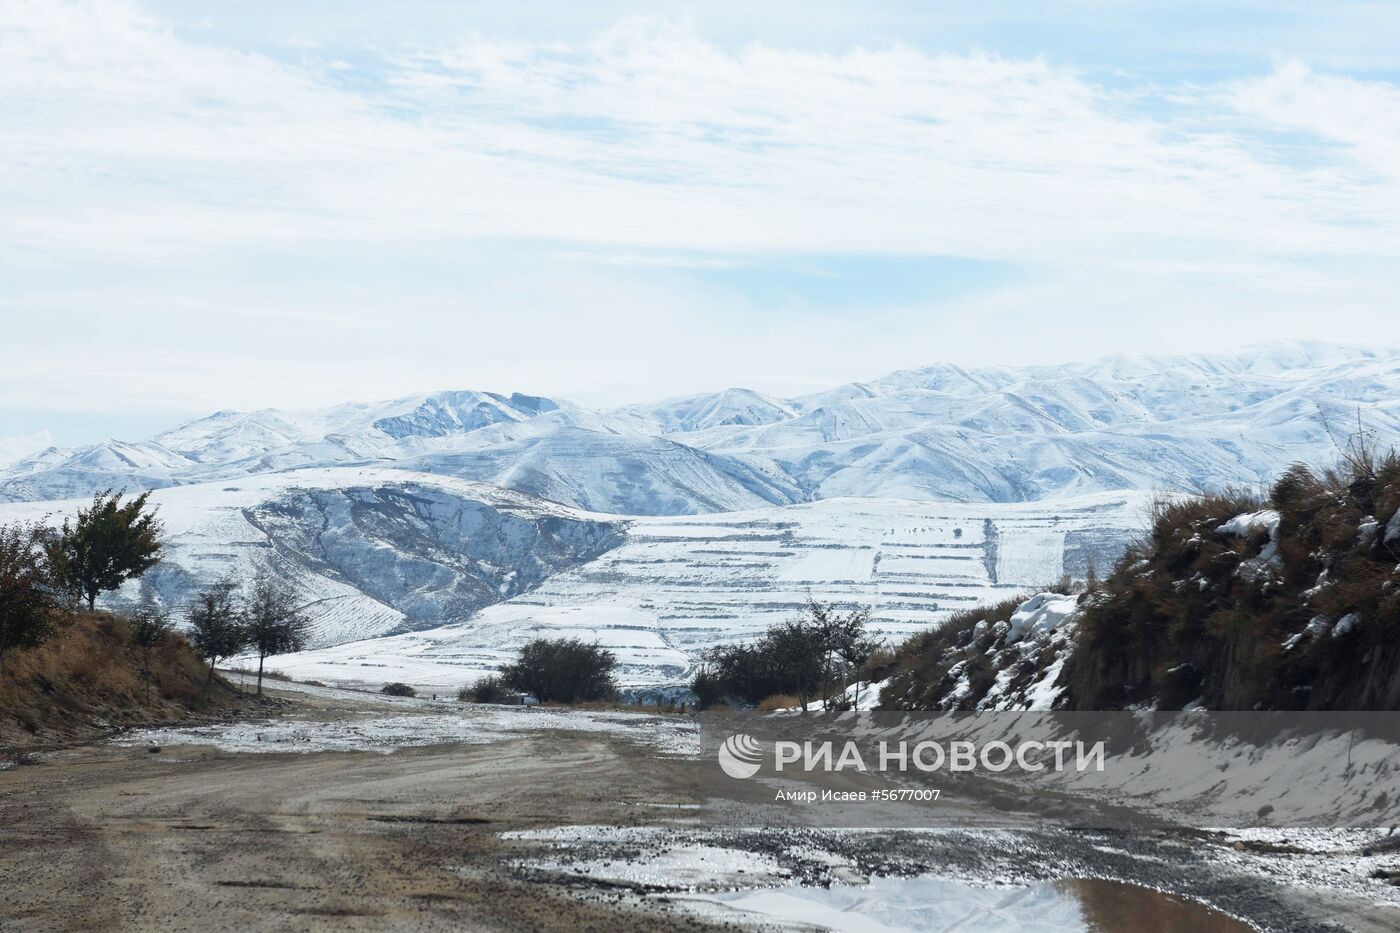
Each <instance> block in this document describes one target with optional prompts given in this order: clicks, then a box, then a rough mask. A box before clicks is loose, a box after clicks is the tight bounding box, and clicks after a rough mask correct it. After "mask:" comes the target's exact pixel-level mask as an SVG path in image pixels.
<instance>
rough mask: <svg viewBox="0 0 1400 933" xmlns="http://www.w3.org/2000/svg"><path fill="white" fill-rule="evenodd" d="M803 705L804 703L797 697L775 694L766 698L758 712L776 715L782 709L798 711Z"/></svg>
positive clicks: (759, 706) (759, 705)
mask: <svg viewBox="0 0 1400 933" xmlns="http://www.w3.org/2000/svg"><path fill="white" fill-rule="evenodd" d="M801 705H802V701H801V700H799V699H798V698H797V697H795V696H789V695H787V694H785V693H775V694H773V695H772V696H771V697H765V698H764V700H763V702H762V703H760V704H758V709H757V711H758V712H760V713H776V712H777V711H778V710H780V709H797V708H798V707H799V706H801Z"/></svg>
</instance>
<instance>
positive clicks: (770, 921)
mask: <svg viewBox="0 0 1400 933" xmlns="http://www.w3.org/2000/svg"><path fill="white" fill-rule="evenodd" d="M278 696H279V697H281V698H282V699H283V700H284V701H285V702H284V703H283V705H282V707H281V709H280V711H279V712H278V713H277V714H276V715H274V716H271V717H269V718H267V719H263V720H259V721H256V722H243V723H232V724H230V723H221V724H210V725H208V726H197V725H196V726H182V727H180V728H177V729H168V730H150V731H146V732H136V733H127V734H124V735H121V736H118V737H116V738H115V739H114V740H112V741H108V742H103V743H99V744H92V745H85V746H79V747H73V748H66V749H56V750H49V751H47V752H43V753H41V754H39V755H37V756H32V757H26V758H23V759H19V760H18V761H19V762H20V763H17V760H16V759H14V758H13V757H12V758H11V759H9V760H8V761H7V762H6V766H5V767H4V770H0V879H3V881H0V930H6V931H9V930H19V931H30V930H35V931H37V930H198V931H211V930H530V931H533V930H541V931H548V930H570V931H572V930H590V929H591V930H597V931H626V930H706V929H731V930H732V929H735V928H736V927H742V928H754V929H816V928H823V927H825V928H834V929H856V928H862V927H863V928H866V929H952V928H957V929H968V930H982V929H988V930H996V929H1015V930H1018V931H1046V933H1069V931H1076V930H1084V931H1090V930H1099V931H1107V933H1114V931H1124V930H1142V931H1150V930H1164V931H1177V930H1180V931H1187V930H1192V931H1195V930H1209V931H1218V933H1235V931H1239V930H1249V929H1277V930H1310V929H1316V930H1329V929H1330V930H1339V929H1340V930H1357V931H1364V933H1370V931H1380V930H1394V929H1400V898H1397V897H1396V893H1397V892H1400V889H1397V888H1396V887H1394V886H1392V885H1391V884H1390V883H1389V882H1388V880H1387V878H1386V875H1385V873H1386V872H1387V871H1389V870H1391V868H1394V869H1395V872H1396V877H1400V857H1397V853H1400V846H1397V847H1394V848H1392V847H1390V846H1389V845H1388V843H1387V841H1386V840H1385V839H1384V838H1379V839H1378V838H1373V837H1366V838H1357V837H1353V836H1347V835H1345V834H1343V835H1337V834H1330V835H1329V834H1315V835H1313V836H1310V837H1307V838H1299V839H1292V840H1288V841H1287V842H1286V843H1283V842H1280V841H1278V840H1270V839H1254V838H1246V837H1242V836H1232V835H1230V834H1225V833H1222V834H1218V835H1210V834H1204V835H1203V834H1199V833H1193V834H1185V833H1183V834H1179V835H1174V834H1172V833H1170V832H1163V833H1157V834H1153V835H1151V836H1142V837H1125V836H1121V835H1120V836H1114V835H1111V834H1102V833H1100V834H1095V833H1088V832H1074V831H1070V830H1057V829H1054V828H1049V827H1047V828H1046V829H1044V830H1037V831H1034V832H1019V833H1007V832H975V831H958V832H945V833H940V832H891V831H881V832H861V831H823V830H814V829H787V830H762V829H759V828H754V829H752V830H747V831H746V830H743V829H733V828H730V829H718V828H715V827H712V826H706V825H704V824H703V821H700V820H697V819H696V814H697V811H698V810H699V808H701V807H702V806H703V805H704V803H705V802H704V801H703V800H701V799H699V797H698V794H697V790H696V789H697V787H698V786H699V784H698V782H697V768H698V767H699V766H700V762H698V761H696V760H695V759H694V757H693V749H691V748H690V747H689V746H688V744H687V743H688V740H689V737H690V736H691V735H692V734H693V729H692V728H691V726H690V724H689V722H688V721H687V720H686V719H685V718H684V717H666V716H647V715H638V714H633V713H610V712H589V711H552V710H523V709H518V708H515V709H512V708H492V707H473V706H467V705H462V704H455V703H434V702H431V701H418V700H391V699H389V698H379V697H374V696H369V695H364V694H354V693H351V692H347V691H337V690H330V689H316V688H306V687H296V688H293V687H290V686H281V687H279V690H278ZM1373 876H1375V877H1373ZM875 923H880V924H882V925H881V926H875V925H874V924H875Z"/></svg>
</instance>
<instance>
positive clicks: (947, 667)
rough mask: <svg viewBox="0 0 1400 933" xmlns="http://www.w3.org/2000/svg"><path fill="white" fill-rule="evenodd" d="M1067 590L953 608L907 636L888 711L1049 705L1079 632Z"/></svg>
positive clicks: (1074, 599) (887, 692) (885, 702)
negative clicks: (930, 625)
mask: <svg viewBox="0 0 1400 933" xmlns="http://www.w3.org/2000/svg"><path fill="white" fill-rule="evenodd" d="M1078 601H1079V597H1078V596H1076V595H1075V594H1074V593H1072V592H1071V590H1070V588H1069V587H1067V586H1066V587H1061V588H1060V589H1059V590H1058V591H1050V592H1045V593H1040V594H1036V595H1031V594H1028V593H1026V594H1021V595H1019V596H1013V597H1011V598H1009V599H1005V600H1002V601H1001V602H999V603H996V604H994V605H991V606H983V607H981V608H977V609H964V610H962V611H960V612H956V613H954V614H953V615H952V616H951V617H949V619H948V621H947V622H946V623H944V624H943V625H942V626H941V627H939V628H936V629H932V630H930V631H927V632H921V633H920V634H918V635H915V636H913V637H912V638H910V639H908V640H907V641H905V642H904V643H903V644H902V645H900V646H899V647H898V648H897V649H896V650H895V654H894V660H893V668H894V673H893V674H892V676H891V678H890V680H889V682H888V683H887V684H886V686H885V688H884V692H883V693H882V695H881V698H882V706H883V707H884V708H886V709H907V710H950V711H967V710H978V709H1047V708H1049V707H1050V706H1051V705H1053V703H1054V702H1055V700H1056V699H1057V696H1058V694H1057V693H1056V691H1055V683H1056V680H1057V679H1058V676H1059V673H1060V668H1061V667H1062V665H1063V664H1064V658H1065V656H1066V655H1067V654H1068V652H1069V649H1070V645H1071V638H1072V636H1073V624H1072V622H1073V617H1074V613H1075V610H1076V609H1077V605H1078Z"/></svg>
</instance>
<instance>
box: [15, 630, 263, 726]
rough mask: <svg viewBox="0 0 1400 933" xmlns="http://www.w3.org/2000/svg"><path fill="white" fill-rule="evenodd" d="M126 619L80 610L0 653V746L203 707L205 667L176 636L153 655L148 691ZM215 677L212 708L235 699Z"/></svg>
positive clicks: (182, 714) (179, 714)
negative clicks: (48, 634) (44, 635)
mask: <svg viewBox="0 0 1400 933" xmlns="http://www.w3.org/2000/svg"><path fill="white" fill-rule="evenodd" d="M130 642H131V638H130V629H129V628H128V626H127V623H126V620H125V619H122V618H121V617H119V616H115V615H111V614H109V613H103V612H98V613H79V614H77V615H75V616H72V617H69V618H66V619H64V620H63V621H61V622H60V623H59V626H58V631H57V633H56V635H55V636H54V637H53V638H51V639H50V640H49V641H47V642H45V643H44V644H43V645H41V646H39V647H37V648H32V649H28V650H24V651H13V652H7V653H6V654H5V655H4V656H3V657H0V747H23V746H32V745H43V744H51V743H56V742H62V741H67V740H71V739H74V738H80V737H84V736H89V735H95V734H100V733H102V732H105V731H107V730H110V729H112V728H114V727H117V726H121V725H130V724H135V723H141V722H151V721H155V720H170V719H181V718H184V717H186V716H189V715H191V714H195V713H200V712H203V711H204V706H203V704H202V703H201V702H200V693H201V691H202V689H203V687H204V678H205V675H206V670H207V669H206V668H205V666H204V664H203V662H201V661H200V660H199V659H198V658H197V657H195V654H194V652H193V651H192V650H191V649H190V647H189V645H188V644H187V643H186V642H185V640H184V639H183V638H182V637H180V636H179V635H172V636H171V637H170V638H169V639H168V640H167V641H166V643H165V644H163V645H161V646H160V647H158V648H156V649H154V650H153V651H152V652H151V683H150V686H149V690H148V689H147V685H146V683H145V681H144V678H143V677H142V674H141V657H140V652H139V651H138V650H137V649H136V648H134V647H133V646H132V645H131V643H130ZM238 698H239V697H238V694H236V692H235V691H234V690H233V688H232V687H230V686H229V685H228V684H226V683H224V682H223V681H222V680H219V679H216V680H215V683H214V686H213V688H212V689H211V690H210V696H209V699H210V708H211V709H218V708H221V707H224V706H227V705H229V703H230V702H231V701H235V700H237V699H238Z"/></svg>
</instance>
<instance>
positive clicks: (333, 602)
mask: <svg viewBox="0 0 1400 933" xmlns="http://www.w3.org/2000/svg"><path fill="white" fill-rule="evenodd" d="M151 501H152V504H154V505H155V506H156V507H157V508H158V510H159V513H158V514H159V516H160V519H161V521H162V522H163V523H164V524H165V528H166V532H167V536H168V540H167V545H166V549H165V554H164V557H163V559H162V561H161V563H160V564H158V565H157V566H156V567H155V569H153V570H151V571H150V572H148V573H147V574H146V576H145V578H144V580H143V581H142V582H143V584H144V585H146V586H149V587H152V588H153V589H154V591H155V593H156V594H157V595H158V596H159V597H160V598H161V599H162V601H163V602H165V603H166V604H167V605H170V606H172V607H182V606H183V605H184V604H185V603H186V602H187V600H188V599H189V597H190V595H191V594H192V593H193V592H194V591H195V590H196V589H197V588H198V587H201V586H207V585H209V584H211V583H213V582H215V581H217V580H221V579H225V578H229V579H233V580H235V581H245V580H247V579H248V578H249V577H250V576H251V575H252V574H253V572H254V571H257V570H263V569H266V570H269V571H271V572H272V573H274V574H277V575H279V576H282V577H284V578H287V579H289V580H291V581H293V582H294V583H295V584H296V586H297V588H298V590H299V591H300V592H301V594H302V596H303V599H305V600H306V602H307V603H308V607H307V610H308V614H309V615H310V616H311V618H312V621H313V624H314V633H315V634H314V638H313V644H318V645H333V644H339V643H341V642H344V641H348V640H351V639H356V638H371V637H374V636H378V635H383V634H385V633H388V632H394V631H405V630H412V629H419V628H426V627H431V626H434V625H439V624H441V623H442V622H444V621H447V620H455V619H460V618H463V617H465V616H468V615H470V614H471V613H472V612H474V611H476V610H477V609H480V608H481V607H483V606H487V605H490V604H492V603H495V602H499V601H501V600H503V599H507V598H510V597H512V596H516V595H518V594H521V593H525V592H528V591H529V590H530V589H531V588H532V587H534V586H536V585H538V584H539V583H540V582H541V581H542V580H544V579H545V578H547V577H548V576H550V575H551V574H553V573H556V572H558V571H560V570H562V569H565V568H567V567H570V566H573V565H574V564H577V563H579V562H582V561H587V560H589V559H592V558H594V557H596V556H598V555H599V554H601V553H603V552H605V551H606V550H608V549H609V548H612V547H615V546H617V545H618V544H620V543H621V542H622V540H623V538H622V528H623V526H622V523H620V522H617V521H613V520H608V519H605V518H601V517H599V516H591V515H586V514H584V513H580V512H577V511H575V510H573V509H568V508H565V507H563V506H559V505H556V504H554V503H551V502H544V501H541V500H538V499H535V498H533V497H530V496H526V495H523V494H521V493H517V492H512V491H510V490H504V489H499V488H497V487H494V486H487V485H484V484H481V483H472V482H466V481H463V480H454V479H449V478H445V477H441V476H433V475H429V474H422V473H413V472H408V471H403V470H384V469H355V468H340V469H315V470H298V471H291V472H284V473H277V474H264V475H261V476H256V477H247V478H244V479H242V480H240V481H238V482H237V483H233V484H222V483H220V484H205V485H195V486H183V487H179V488H174V489H164V490H159V491H157V492H156V493H155V494H154V495H153V496H152V497H151ZM81 504H82V503H81V501H66V502H44V503H32V504H31V503H23V504H9V505H0V522H11V521H41V520H48V521H56V520H60V519H61V518H62V517H63V516H64V515H67V514H71V513H72V512H73V510H74V509H75V508H77V507H78V506H79V505H81ZM138 595H139V594H138V592H137V590H136V589H135V585H134V584H129V585H128V587H127V588H126V589H124V590H123V591H119V592H118V593H115V594H113V595H111V596H110V597H104V600H103V601H104V603H105V604H107V605H119V604H121V603H123V602H131V601H134V600H135V599H136V598H137V597H138Z"/></svg>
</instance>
